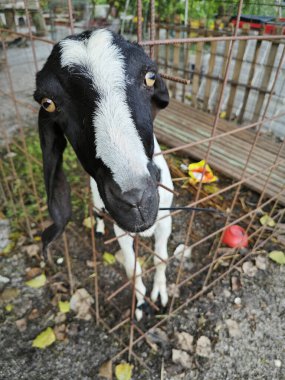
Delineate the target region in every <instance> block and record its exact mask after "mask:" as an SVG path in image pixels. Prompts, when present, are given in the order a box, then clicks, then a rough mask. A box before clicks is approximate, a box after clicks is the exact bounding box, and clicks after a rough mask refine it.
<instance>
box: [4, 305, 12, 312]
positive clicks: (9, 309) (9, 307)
mask: <svg viewBox="0 0 285 380" xmlns="http://www.w3.org/2000/svg"><path fill="white" fill-rule="evenodd" d="M13 309H14V305H12V304H11V303H8V305H6V306H5V310H6V311H7V312H8V313H10V311H12V310H13Z"/></svg>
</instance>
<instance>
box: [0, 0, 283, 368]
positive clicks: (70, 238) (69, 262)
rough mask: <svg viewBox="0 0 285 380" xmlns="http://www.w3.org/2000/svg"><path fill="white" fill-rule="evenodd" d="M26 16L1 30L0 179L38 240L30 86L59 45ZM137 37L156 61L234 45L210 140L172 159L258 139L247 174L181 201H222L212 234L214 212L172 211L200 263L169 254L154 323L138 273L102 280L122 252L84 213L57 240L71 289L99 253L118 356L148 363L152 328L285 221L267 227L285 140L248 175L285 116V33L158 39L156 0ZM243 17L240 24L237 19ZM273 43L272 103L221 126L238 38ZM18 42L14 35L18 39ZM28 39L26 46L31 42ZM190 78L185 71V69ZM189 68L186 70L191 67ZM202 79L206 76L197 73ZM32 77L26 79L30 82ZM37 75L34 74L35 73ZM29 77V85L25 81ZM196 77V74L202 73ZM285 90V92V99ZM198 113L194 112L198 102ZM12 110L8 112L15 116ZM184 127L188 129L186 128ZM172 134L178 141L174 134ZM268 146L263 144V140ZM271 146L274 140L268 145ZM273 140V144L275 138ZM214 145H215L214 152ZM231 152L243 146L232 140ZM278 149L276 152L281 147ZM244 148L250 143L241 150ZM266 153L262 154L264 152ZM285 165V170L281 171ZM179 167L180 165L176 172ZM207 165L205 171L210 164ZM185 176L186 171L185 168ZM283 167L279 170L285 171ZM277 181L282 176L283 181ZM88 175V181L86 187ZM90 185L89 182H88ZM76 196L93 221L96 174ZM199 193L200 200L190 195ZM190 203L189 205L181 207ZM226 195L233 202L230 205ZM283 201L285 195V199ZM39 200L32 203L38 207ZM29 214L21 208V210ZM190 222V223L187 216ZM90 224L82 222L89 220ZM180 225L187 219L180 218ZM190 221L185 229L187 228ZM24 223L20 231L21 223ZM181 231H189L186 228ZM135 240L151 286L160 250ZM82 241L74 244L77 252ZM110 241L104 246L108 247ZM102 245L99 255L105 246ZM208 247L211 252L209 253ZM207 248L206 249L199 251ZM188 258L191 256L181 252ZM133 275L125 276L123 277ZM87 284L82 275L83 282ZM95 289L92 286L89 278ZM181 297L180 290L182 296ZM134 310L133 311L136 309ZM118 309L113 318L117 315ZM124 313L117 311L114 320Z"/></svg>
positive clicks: (102, 313) (275, 215)
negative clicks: (108, 261)
mask: <svg viewBox="0 0 285 380" xmlns="http://www.w3.org/2000/svg"><path fill="white" fill-rule="evenodd" d="M66 6H67V8H66V10H67V14H68V15H69V16H68V17H69V23H68V29H69V30H68V29H67V28H65V29H64V30H63V31H62V34H64V33H66V34H69V33H74V32H76V31H77V29H76V26H75V25H74V21H73V9H72V2H71V1H67V4H66ZM242 7H243V1H240V2H239V8H238V15H237V20H239V19H240V16H241V12H242ZM25 16H26V20H27V30H25V28H23V30H20V31H19V30H18V31H15V30H7V29H5V28H1V29H0V33H1V40H2V65H1V70H2V77H1V81H2V83H3V84H2V85H1V88H0V94H1V99H2V100H1V103H2V104H3V105H4V106H5V109H4V108H3V112H2V115H1V126H0V131H1V139H2V141H1V157H0V158H1V160H0V177H1V188H0V194H1V211H2V212H3V214H4V215H7V210H9V213H10V214H9V215H8V216H9V217H10V219H11V220H12V221H13V218H14V219H15V220H16V219H17V220H18V221H20V223H19V225H20V226H21V228H22V231H24V233H25V234H26V235H27V236H28V237H29V238H30V241H31V242H34V241H35V236H36V237H37V236H38V234H39V230H41V229H42V228H43V225H44V224H45V223H46V218H47V212H46V205H45V198H44V196H43V194H42V193H41V192H40V190H39V183H38V172H40V171H41V162H40V160H39V159H38V158H37V156H36V155H35V154H34V152H31V150H30V149H29V141H30V139H29V133H30V128H27V125H29V126H32V129H34V130H35V128H36V118H37V116H36V115H37V111H38V110H37V107H36V105H35V104H34V103H33V101H32V99H31V92H32V88H33V84H31V83H33V81H34V79H33V77H34V74H35V72H36V71H37V70H38V69H39V68H40V66H41V65H42V63H43V62H44V60H45V58H46V56H47V55H48V52H49V51H50V50H51V47H52V45H53V44H54V41H53V40H51V39H49V38H46V37H38V36H36V35H35V33H34V27H33V25H32V22H31V14H30V11H29V9H28V7H27V3H26V2H25ZM137 17H138V24H137V40H138V43H139V44H140V45H142V46H143V47H145V48H146V49H147V50H148V49H149V53H150V56H151V57H155V56H158V55H159V54H158V51H157V50H156V49H158V48H159V47H168V46H174V47H177V46H180V47H183V48H184V51H187V49H188V50H189V49H190V47H191V46H195V47H197V48H198V50H199V46H201V44H203V43H208V42H209V43H211V44H213V43H215V44H219V43H220V42H226V44H227V49H228V50H227V54H226V55H225V62H224V67H223V72H222V75H220V77H219V86H218V89H217V94H216V97H217V104H216V106H215V111H214V117H213V118H212V119H211V120H212V124H211V126H210V136H208V137H206V138H200V139H198V140H197V141H195V142H193V141H188V142H186V143H184V144H182V143H181V145H178V146H177V145H176V146H175V147H172V148H170V149H166V150H164V151H163V154H164V155H165V156H166V157H167V159H168V161H169V162H170V164H171V162H172V161H171V160H172V158H171V157H172V156H171V155H172V154H174V153H175V154H179V152H183V154H184V155H187V154H188V155H189V156H191V149H192V148H193V147H194V146H195V147H196V148H198V149H199V147H201V146H203V147H204V150H203V152H204V153H203V156H202V157H201V159H204V160H205V161H206V162H208V161H209V159H210V157H211V155H212V152H213V146H214V144H215V143H216V142H222V143H224V144H228V143H227V140H226V138H227V136H228V135H232V136H238V135H240V134H242V133H244V131H245V130H246V131H251V136H252V139H251V140H250V141H248V143H249V144H250V149H249V150H248V151H247V152H243V155H244V156H245V157H244V159H245V160H244V163H243V168H242V170H241V172H240V173H239V176H238V177H239V178H235V179H231V180H229V179H228V180H227V179H226V180H225V185H224V186H223V188H217V189H215V190H214V192H213V193H211V194H209V193H207V192H206V191H205V190H204V187H203V185H202V183H201V182H200V183H198V185H197V186H196V187H194V188H193V187H192V188H191V191H189V193H187V195H186V196H184V197H183V198H180V199H178V200H176V204H179V205H180V206H188V207H194V206H207V205H210V206H214V207H217V208H218V209H219V210H220V211H222V212H224V215H223V216H217V217H213V218H212V222H211V228H210V230H209V231H208V232H207V234H206V235H205V236H201V234H199V233H197V228H198V227H197V226H198V225H201V224H203V223H206V220H205V218H203V216H201V213H199V212H191V213H189V212H185V211H181V210H176V211H173V212H172V217H173V220H174V224H175V223H176V221H178V222H177V229H176V230H175V231H174V232H173V235H172V236H174V237H173V238H172V243H171V244H170V248H169V251H170V250H171V249H173V248H174V244H175V242H176V239H175V234H177V233H178V232H179V237H181V236H182V235H183V240H184V245H185V246H186V247H190V248H191V249H192V252H193V254H192V255H194V258H195V256H196V263H195V265H194V268H192V269H191V268H190V269H189V270H186V269H185V267H184V266H185V260H183V259H181V260H180V261H179V262H178V263H177V258H176V257H175V256H173V255H172V254H171V252H169V253H170V257H169V259H168V262H167V264H168V268H169V270H168V272H169V277H170V278H171V282H172V285H173V288H174V289H175V291H173V292H172V296H171V297H170V302H169V305H168V308H167V311H166V312H165V314H162V315H160V318H159V319H158V320H157V319H156V318H152V319H149V320H148V323H147V324H145V325H144V324H138V323H136V321H135V320H134V313H135V292H134V278H133V280H130V281H127V280H126V279H124V276H121V275H120V276H119V280H117V281H114V283H113V284H112V283H109V284H108V286H106V284H105V283H104V281H103V280H100V276H103V274H102V272H104V271H110V272H116V271H117V272H118V273H121V269H120V268H119V266H118V265H115V266H112V267H108V269H106V268H104V267H103V265H102V255H101V253H102V249H103V250H109V247H111V246H113V247H114V248H113V250H115V249H116V248H117V246H116V238H114V237H109V238H108V239H107V240H105V241H104V244H103V246H101V247H100V250H99V249H98V244H99V243H98V240H97V238H96V237H95V234H94V230H93V229H91V233H90V236H88V231H86V230H84V229H82V226H81V222H80V218H81V217H82V214H80V216H79V217H78V218H77V217H76V215H75V221H73V223H72V224H71V225H70V226H69V227H68V228H67V230H66V232H65V233H64V235H63V239H62V240H59V241H58V242H56V243H54V246H53V248H52V251H53V252H55V253H56V252H58V251H60V250H64V254H65V262H66V271H67V273H68V279H69V290H70V293H71V294H72V293H73V291H74V289H75V286H76V284H75V282H74V275H76V277H77V279H78V278H79V277H80V275H78V274H76V264H74V262H77V261H76V260H78V257H77V256H76V258H75V257H74V249H73V248H74V247H76V251H78V250H79V251H80V250H81V251H84V252H85V254H84V258H85V259H86V258H87V259H88V256H89V258H90V259H91V258H93V259H92V260H93V264H92V265H91V266H92V270H94V275H93V276H92V281H93V282H94V294H95V304H94V315H95V320H96V323H97V324H99V325H102V326H103V327H104V328H105V329H106V330H107V331H108V332H109V333H110V334H113V336H114V339H116V340H117V341H118V342H119V345H120V350H118V352H117V354H116V355H115V357H114V359H117V358H119V357H122V356H123V357H126V355H128V359H129V360H130V359H132V358H135V359H136V360H138V361H139V363H140V364H141V365H142V366H144V367H146V368H148V360H149V356H148V355H147V356H146V357H140V356H139V354H138V353H137V350H136V348H137V346H138V344H139V343H140V342H144V344H145V347H146V351H147V350H151V348H152V346H151V343H150V342H149V339H148V334H149V332H150V330H151V329H153V328H155V327H159V326H161V325H163V324H165V323H166V322H167V321H168V320H169V319H170V318H175V315H176V314H177V313H179V312H180V311H181V310H182V309H183V308H186V307H187V306H189V304H190V303H192V302H194V300H196V299H197V298H199V297H200V296H202V295H204V294H206V293H208V292H209V291H210V290H211V289H212V288H213V287H214V286H215V285H216V284H217V283H218V282H219V281H221V280H222V279H224V278H226V277H227V276H229V274H230V273H232V272H234V271H236V270H237V268H239V267H240V266H241V264H242V263H243V262H244V261H246V260H248V259H250V258H252V257H254V255H256V254H257V253H258V252H260V250H261V249H262V247H263V246H264V245H265V244H266V242H268V241H270V240H271V239H272V238H273V237H274V236H275V235H276V233H277V230H276V227H272V228H271V227H269V226H267V225H260V224H259V223H258V220H259V215H260V212H261V210H263V211H266V212H267V213H268V215H269V217H271V218H272V219H273V220H275V221H276V222H278V221H280V220H281V219H282V217H283V213H284V209H283V207H282V202H283V201H282V202H280V200H282V195H284V178H285V173H284V167H285V166H284V163H285V157H284V141H283V142H280V141H279V142H278V143H276V144H275V145H274V141H275V140H274V139H271V141H273V140H274V141H273V143H272V144H273V145H270V149H271V153H272V157H273V160H272V161H271V162H269V163H268V164H267V165H266V164H265V166H264V167H261V168H260V170H257V169H256V171H255V172H251V173H249V172H248V171H247V169H248V167H249V164H250V163H251V162H252V160H253V158H254V160H256V157H255V156H254V152H255V149H256V147H257V146H258V144H259V142H260V141H263V140H262V138H263V136H262V127H263V124H264V123H265V122H268V121H270V120H273V119H274V120H276V119H278V117H282V116H284V112H282V113H280V114H277V115H274V117H273V116H272V117H271V116H268V109H269V106H270V104H271V101H272V97H273V95H274V91H275V86H276V83H277V82H278V79H279V78H280V72H281V70H282V68H284V54H285V48H284V46H285V45H284V36H283V35H282V34H280V35H267V36H263V35H240V34H239V32H238V31H239V30H238V27H237V26H236V27H235V28H234V29H233V32H232V34H231V35H219V36H214V35H211V36H195V37H185V38H182V37H180V38H167V39H163V40H162V39H156V23H155V1H154V0H151V6H150V24H149V39H148V40H144V39H143V28H142V25H143V19H142V2H141V0H138V6H137ZM238 24H239V23H238V21H237V24H236V25H238ZM11 36H13V37H15V36H16V37H22V38H23V39H24V40H25V41H28V42H29V46H30V47H29V48H25V54H26V55H25V54H24V56H23V55H22V57H24V58H25V59H24V61H22V58H20V62H17V60H18V57H17V54H16V55H15V54H13V53H11V52H9V43H10V42H9V41H10V40H11ZM265 39H266V40H267V41H270V42H272V43H274V42H275V41H279V42H280V41H281V42H282V44H281V45H280V46H282V48H281V50H282V51H281V54H280V57H279V62H278V64H277V66H276V70H275V71H274V74H273V79H272V83H271V86H270V88H269V89H267V88H266V89H264V90H265V91H266V92H267V93H268V94H267V95H268V96H267V97H266V98H265V99H264V102H265V103H264V105H263V107H262V111H261V107H260V112H261V113H260V115H259V117H258V120H254V122H251V123H250V124H245V125H243V126H242V127H241V128H235V129H233V130H230V131H225V132H224V133H220V131H219V123H220V115H221V111H222V104H223V101H224V96H225V90H226V86H227V84H228V82H229V72H230V69H231V65H232V63H233V51H234V47H235V44H238V43H239V42H240V41H250V40H254V41H262V40H265ZM13 41H15V38H14V39H13ZM25 43H26V42H25ZM163 70H164V64H162V76H163V77H164V78H165V79H166V80H167V81H168V83H169V86H170V87H171V86H173V83H179V84H181V85H182V86H184V87H182V91H186V92H187V91H188V87H187V86H189V85H190V84H191V81H192V80H193V79H191V78H190V74H189V75H188V76H187V77H179V75H178V74H177V73H176V72H174V75H173V72H170V71H171V70H168V72H167V73H166V72H163ZM184 74H185V71H184ZM186 74H187V73H186ZM195 74H196V75H198V74H199V73H195ZM24 78H26V79H24ZM27 78H28V79H27ZM22 80H23V81H24V83H23V86H22V88H21V81H22ZM194 80H196V79H194ZM27 87H28V88H29V91H28V92H29V93H28V94H27V93H25V89H26V88H27ZM284 95H285V94H283V96H284ZM185 107H189V113H191V108H190V105H185ZM6 110H7V112H6ZM177 128H178V129H179V126H177ZM170 140H171V139H170ZM263 143H264V142H263ZM264 144H265V143H264ZM268 144H269V143H268ZM266 146H269V145H266V144H265V145H264V151H265V153H266V149H267V148H266ZM205 147H206V148H205ZM228 148H229V149H233V148H234V147H231V146H228ZM275 148H276V150H275V151H274V149H275ZM238 149H239V150H242V148H240V147H239V148H238ZM15 152H18V153H19V154H22V155H23V157H24V160H25V170H26V173H25V176H23V172H22V171H21V163H19V162H17V160H16V157H15V156H16V154H15ZM260 159H261V158H260ZM67 165H71V166H72V165H74V162H71V163H70V162H69V163H68V164H67ZM282 168H283V169H282ZM176 169H177V168H176ZM176 169H175V167H173V168H172V170H173V175H174V176H175V170H176ZM204 170H205V167H204ZM277 170H281V171H282V173H283V178H282V175H281V177H280V174H278V176H279V182H278V181H277V182H276V180H275V182H274V184H275V187H274V189H275V190H274V191H275V194H274V195H273V196H270V197H268V195H267V187H268V186H269V183H270V182H271V181H272V178H273V177H274V175H275V173H276V172H277ZM179 173H181V170H180V172H179ZM278 173H279V172H278ZM184 177H185V175H184V176H183V173H182V175H181V176H180V177H179V174H178V175H176V178H174V182H175V184H176V192H177V191H181V186H180V185H179V184H181V181H182V182H183V181H185V178H184ZM274 178H275V177H274ZM82 179H83V184H84V185H82ZM249 180H251V181H253V182H255V181H259V182H260V183H261V185H260V186H261V191H260V194H258V195H257V194H256V193H251V196H252V194H254V197H255V201H254V202H253V203H250V202H248V203H247V205H244V198H245V191H246V190H245V188H244V187H243V186H244V184H245V183H246V182H248V181H249ZM84 181H86V182H84ZM76 197H77V198H78V199H79V201H80V202H81V204H82V205H84V206H80V207H81V209H84V213H85V215H84V216H85V217H87V216H88V215H89V216H90V217H92V214H93V209H92V206H91V202H90V199H89V190H88V178H87V177H86V176H85V175H84V174H81V182H80V186H79V187H77V189H76ZM191 197H192V199H191ZM181 199H183V202H184V203H183V204H181ZM225 199H226V201H225ZM283 199H284V198H283ZM31 203H32V205H33V209H32V211H31ZM19 210H20V213H19ZM104 218H105V220H106V222H107V223H108V220H109V216H108V215H107V214H106V215H104ZM181 220H182V221H183V222H181ZM81 221H82V220H81ZM179 221H180V222H179ZM182 224H183V227H182V226H181V225H182ZM234 224H241V225H243V226H244V228H245V230H246V233H247V234H248V236H249V241H250V249H247V250H243V251H240V250H239V249H231V250H229V249H226V250H225V249H223V248H222V242H221V237H222V234H223V231H224V230H225V229H226V228H228V227H229V226H231V225H234ZM19 225H18V226H17V228H19ZM180 228H181V231H180V230H179V229H180ZM132 237H133V238H134V246H135V251H136V256H137V257H138V256H139V255H140V254H141V252H145V253H146V254H147V256H148V258H147V262H148V265H147V266H146V267H145V269H143V273H142V277H143V279H144V280H145V282H146V283H148V282H149V281H150V280H149V279H150V278H151V276H152V274H153V272H154V270H155V267H154V266H153V265H150V264H149V263H150V260H151V258H153V256H154V255H155V254H156V253H155V252H154V251H153V249H152V247H151V245H150V244H149V243H146V242H145V241H143V240H142V239H141V238H140V237H138V236H132ZM71 247H73V248H71ZM102 247H103V248H102ZM99 251H100V252H99ZM205 251H207V253H206V254H205ZM200 252H201V253H200ZM182 255H183V254H182ZM123 279H124V280H123ZM79 281H83V279H80V278H79ZM89 286H90V284H89ZM179 293H180V296H178V294H179ZM122 299H124V300H125V299H128V300H129V306H126V304H125V303H124V302H121V301H120V300H122ZM145 299H146V301H147V302H148V303H149V305H150V307H151V308H152V309H153V311H154V312H158V311H159V309H158V307H157V305H155V304H153V302H152V301H151V300H150V298H149V297H147V296H146V297H145ZM110 310H114V313H113V314H112V313H110ZM128 310H129V312H128ZM110 315H113V317H109V316H110ZM114 316H115V317H114Z"/></svg>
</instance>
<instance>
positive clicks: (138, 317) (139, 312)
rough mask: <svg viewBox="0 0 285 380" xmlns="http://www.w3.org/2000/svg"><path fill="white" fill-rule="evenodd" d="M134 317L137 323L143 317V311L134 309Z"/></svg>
mask: <svg viewBox="0 0 285 380" xmlns="http://www.w3.org/2000/svg"><path fill="white" fill-rule="evenodd" d="M135 316H136V320H137V321H138V322H139V321H140V320H141V319H142V317H143V311H142V310H141V309H139V308H136V311H135Z"/></svg>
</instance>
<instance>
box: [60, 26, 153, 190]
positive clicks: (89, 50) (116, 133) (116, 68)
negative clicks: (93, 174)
mask: <svg viewBox="0 0 285 380" xmlns="http://www.w3.org/2000/svg"><path fill="white" fill-rule="evenodd" d="M60 44H61V64H62V66H63V67H64V66H70V65H71V66H73V65H74V66H75V65H76V66H77V67H78V65H81V66H82V71H83V72H84V71H85V72H86V73H85V74H86V75H88V76H89V77H90V79H91V80H92V83H93V86H94V90H95V91H96V92H98V94H99V98H100V99H99V101H98V103H97V105H96V111H95V114H94V117H93V124H94V133H95V142H96V156H97V158H101V160H102V161H103V162H104V164H105V165H106V166H107V167H108V168H109V169H110V170H111V172H112V173H113V178H114V181H115V182H116V183H117V184H118V185H119V186H120V188H121V190H122V191H128V190H131V189H133V188H136V187H137V179H138V178H142V177H146V176H149V172H148V169H147V164H148V158H147V156H146V154H145V151H144V147H143V143H142V141H141V139H140V136H139V134H138V132H137V129H136V127H135V124H134V122H133V119H132V116H131V112H130V109H129V107H128V104H127V95H126V83H127V76H126V67H125V61H124V56H123V54H122V52H121V50H120V48H119V47H118V46H117V45H116V44H114V41H113V36H112V34H111V33H110V32H109V31H107V30H105V29H99V30H96V31H94V32H93V33H92V34H91V36H90V37H89V39H87V40H85V41H75V40H72V39H65V40H63V41H62V42H61V43H60ZM94 107H95V104H94Z"/></svg>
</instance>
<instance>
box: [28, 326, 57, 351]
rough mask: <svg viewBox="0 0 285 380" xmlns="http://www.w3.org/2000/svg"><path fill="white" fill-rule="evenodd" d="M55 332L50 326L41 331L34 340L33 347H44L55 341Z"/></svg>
mask: <svg viewBox="0 0 285 380" xmlns="http://www.w3.org/2000/svg"><path fill="white" fill-rule="evenodd" d="M55 340H56V338H55V333H54V331H53V329H52V328H51V327H48V328H47V329H46V330H44V331H42V332H41V333H40V334H39V335H38V336H37V337H36V338H35V339H34V340H33V347H37V348H46V347H48V346H50V345H51V344H53V342H55Z"/></svg>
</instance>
